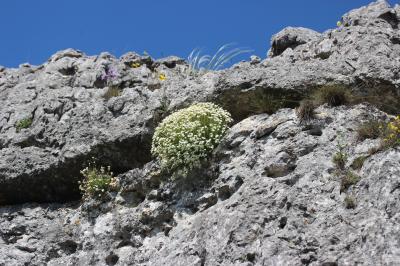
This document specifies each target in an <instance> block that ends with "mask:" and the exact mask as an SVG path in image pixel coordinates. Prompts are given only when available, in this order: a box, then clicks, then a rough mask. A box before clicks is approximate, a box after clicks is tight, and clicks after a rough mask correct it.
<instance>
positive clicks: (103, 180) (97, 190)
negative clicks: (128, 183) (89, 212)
mask: <svg viewBox="0 0 400 266" xmlns="http://www.w3.org/2000/svg"><path fill="white" fill-rule="evenodd" d="M81 174H82V175H83V177H84V179H83V180H82V181H81V182H80V185H79V189H80V190H81V192H82V194H83V198H84V199H86V198H95V199H101V198H103V197H104V196H105V195H106V194H107V192H108V191H110V190H111V188H112V187H113V185H114V182H115V179H114V178H113V173H112V172H111V170H110V167H107V168H105V167H103V166H101V167H97V166H96V164H95V163H94V162H91V163H89V166H88V167H86V168H84V169H83V170H82V171H81Z"/></svg>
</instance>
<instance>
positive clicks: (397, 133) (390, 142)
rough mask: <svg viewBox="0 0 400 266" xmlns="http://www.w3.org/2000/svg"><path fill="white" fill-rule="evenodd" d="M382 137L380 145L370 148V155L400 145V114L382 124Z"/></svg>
mask: <svg viewBox="0 0 400 266" xmlns="http://www.w3.org/2000/svg"><path fill="white" fill-rule="evenodd" d="M381 138H382V139H381V143H380V145H379V146H378V147H374V148H372V149H370V150H369V154H370V155H372V154H375V153H377V152H380V151H384V150H387V149H390V148H394V147H397V146H399V145H400V115H399V116H396V117H395V118H394V119H393V120H392V121H390V122H389V123H387V124H386V125H384V126H382V131H381Z"/></svg>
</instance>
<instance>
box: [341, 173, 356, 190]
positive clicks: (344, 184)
mask: <svg viewBox="0 0 400 266" xmlns="http://www.w3.org/2000/svg"><path fill="white" fill-rule="evenodd" d="M360 179H361V177H360V176H358V175H356V174H355V173H353V172H352V171H346V172H345V174H344V175H342V180H341V184H340V191H341V192H343V191H345V190H346V189H348V188H349V187H350V186H352V185H355V184H357V183H358V181H360Z"/></svg>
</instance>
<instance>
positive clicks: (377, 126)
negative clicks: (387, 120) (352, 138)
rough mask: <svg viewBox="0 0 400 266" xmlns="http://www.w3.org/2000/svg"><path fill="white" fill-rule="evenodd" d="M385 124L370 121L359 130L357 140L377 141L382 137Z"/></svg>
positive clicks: (378, 121)
mask: <svg viewBox="0 0 400 266" xmlns="http://www.w3.org/2000/svg"><path fill="white" fill-rule="evenodd" d="M383 127H384V123H383V122H382V121H380V120H369V121H367V122H365V123H363V124H361V125H360V126H359V127H358V128H357V139H358V140H359V141H363V140H366V139H377V138H379V137H380V136H382V133H383Z"/></svg>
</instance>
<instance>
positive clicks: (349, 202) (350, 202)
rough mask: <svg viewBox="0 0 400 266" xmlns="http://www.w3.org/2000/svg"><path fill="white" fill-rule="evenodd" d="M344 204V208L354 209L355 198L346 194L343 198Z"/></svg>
mask: <svg viewBox="0 0 400 266" xmlns="http://www.w3.org/2000/svg"><path fill="white" fill-rule="evenodd" d="M344 206H345V207H346V209H355V208H356V206H357V204H356V199H355V198H354V196H352V195H346V197H345V198H344Z"/></svg>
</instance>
